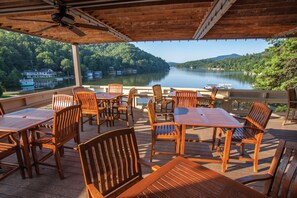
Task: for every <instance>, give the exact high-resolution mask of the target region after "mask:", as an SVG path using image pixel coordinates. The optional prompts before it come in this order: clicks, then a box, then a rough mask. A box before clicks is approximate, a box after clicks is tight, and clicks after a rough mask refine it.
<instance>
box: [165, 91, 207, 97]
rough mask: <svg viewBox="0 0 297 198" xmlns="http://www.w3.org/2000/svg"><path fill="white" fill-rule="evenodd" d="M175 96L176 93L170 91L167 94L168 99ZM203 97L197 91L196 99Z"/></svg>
mask: <svg viewBox="0 0 297 198" xmlns="http://www.w3.org/2000/svg"><path fill="white" fill-rule="evenodd" d="M175 95H176V91H171V92H170V93H169V94H168V97H175ZM204 97H205V96H203V95H202V94H201V93H200V92H198V91H197V98H204Z"/></svg>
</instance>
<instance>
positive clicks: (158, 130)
mask: <svg viewBox="0 0 297 198" xmlns="http://www.w3.org/2000/svg"><path fill="white" fill-rule="evenodd" d="M155 135H156V136H157V137H162V136H166V138H170V136H172V138H175V136H177V132H176V131H175V126H174V125H163V126H156V127H155ZM168 136H169V137H168Z"/></svg>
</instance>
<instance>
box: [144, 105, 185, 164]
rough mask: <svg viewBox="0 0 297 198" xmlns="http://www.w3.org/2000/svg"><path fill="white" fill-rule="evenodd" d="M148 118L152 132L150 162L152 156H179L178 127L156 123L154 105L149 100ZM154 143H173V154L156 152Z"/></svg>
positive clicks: (172, 124)
mask: <svg viewBox="0 0 297 198" xmlns="http://www.w3.org/2000/svg"><path fill="white" fill-rule="evenodd" d="M147 109H148V116H149V120H150V126H151V131H152V150H151V156H150V161H152V160H153V155H159V154H170V155H172V154H173V155H179V150H180V130H179V126H178V125H177V124H175V123H174V122H163V123H157V116H156V113H155V109H154V105H153V102H152V100H149V102H148V103H147ZM156 141H170V142H172V141H174V142H175V152H174V153H169V152H156V151H155V144H156Z"/></svg>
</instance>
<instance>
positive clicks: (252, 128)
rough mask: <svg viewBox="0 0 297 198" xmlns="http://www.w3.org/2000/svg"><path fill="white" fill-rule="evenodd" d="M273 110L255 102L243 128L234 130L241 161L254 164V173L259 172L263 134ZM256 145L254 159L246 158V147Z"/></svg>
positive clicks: (223, 129) (233, 138)
mask: <svg viewBox="0 0 297 198" xmlns="http://www.w3.org/2000/svg"><path fill="white" fill-rule="evenodd" d="M271 113H272V110H271V109H269V108H268V107H267V106H265V105H264V104H261V103H257V102H254V103H253V105H252V107H251V108H250V111H249V113H248V114H247V116H246V118H245V121H244V124H243V127H242V128H236V129H234V130H233V135H232V143H235V145H236V146H240V149H241V155H242V157H240V159H241V160H244V161H251V162H253V163H254V172H258V156H259V151H260V145H261V141H262V138H263V134H264V131H265V128H266V125H267V123H268V120H269V118H270V116H271ZM226 131H227V129H226V128H222V129H220V133H219V141H218V148H219V145H220V143H221V137H222V132H226ZM215 136H216V131H214V134H213V145H214V141H215ZM245 144H254V145H255V149H254V157H253V158H244V145H245Z"/></svg>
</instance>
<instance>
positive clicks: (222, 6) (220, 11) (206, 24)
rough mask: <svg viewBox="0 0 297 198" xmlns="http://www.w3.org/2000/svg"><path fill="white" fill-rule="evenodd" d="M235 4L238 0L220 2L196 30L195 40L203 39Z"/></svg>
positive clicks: (220, 0) (222, 0)
mask: <svg viewBox="0 0 297 198" xmlns="http://www.w3.org/2000/svg"><path fill="white" fill-rule="evenodd" d="M235 2H236V0H218V1H217V2H216V3H215V4H214V6H213V7H212V9H211V10H210V12H209V14H208V15H207V17H206V18H205V19H204V20H203V21H202V23H201V24H200V26H199V27H198V29H197V30H196V32H195V34H194V36H193V39H202V38H203V36H204V35H205V34H206V33H207V32H208V31H209V30H210V29H211V28H212V27H213V26H214V25H215V24H216V23H217V22H218V21H219V20H220V18H221V17H222V16H223V15H224V14H225V13H226V12H227V11H228V10H229V9H230V8H231V6H232V5H233V4H234V3H235Z"/></svg>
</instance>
